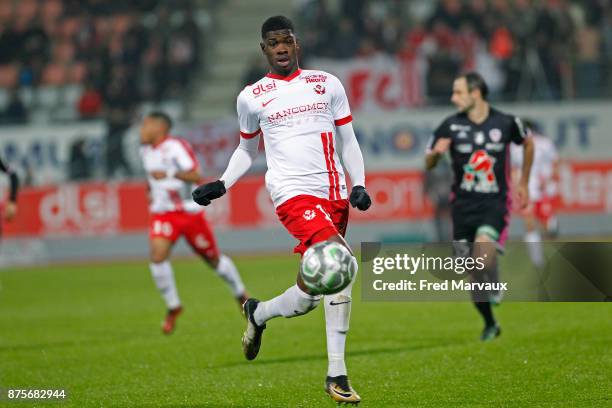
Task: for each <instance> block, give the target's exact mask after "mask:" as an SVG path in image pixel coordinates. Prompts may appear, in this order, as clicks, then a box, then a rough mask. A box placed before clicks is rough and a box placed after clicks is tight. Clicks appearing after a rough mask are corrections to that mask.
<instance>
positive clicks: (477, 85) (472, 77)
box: [459, 71, 489, 100]
mask: <svg viewBox="0 0 612 408" xmlns="http://www.w3.org/2000/svg"><path fill="white" fill-rule="evenodd" d="M459 78H465V82H467V87H468V91H470V92H472V91H473V90H474V89H479V90H480V94H481V95H482V99H485V100H486V99H487V96H488V95H489V87H488V86H487V83H486V82H485V80H484V78H483V77H482V75H480V74H479V73H478V72H473V71H472V72H468V73H467V74H463V75H461V76H460V77H459Z"/></svg>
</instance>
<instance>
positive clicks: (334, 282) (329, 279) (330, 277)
mask: <svg viewBox="0 0 612 408" xmlns="http://www.w3.org/2000/svg"><path fill="white" fill-rule="evenodd" d="M356 271H357V264H356V262H355V261H354V258H353V256H352V255H351V253H350V252H349V250H348V249H347V248H346V247H345V246H344V245H341V244H339V243H337V242H333V241H323V242H319V243H317V244H315V245H313V246H311V247H310V248H308V250H307V251H306V253H304V257H303V258H302V265H301V268H300V275H301V277H302V280H303V281H304V284H306V286H307V287H308V289H310V291H311V293H312V294H313V295H331V294H334V293H338V292H340V291H341V290H342V289H344V288H346V287H347V286H348V285H349V283H351V281H352V280H353V278H354V277H355V272H356Z"/></svg>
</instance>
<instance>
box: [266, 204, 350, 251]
mask: <svg viewBox="0 0 612 408" xmlns="http://www.w3.org/2000/svg"><path fill="white" fill-rule="evenodd" d="M276 215H278V218H279V219H280V222H282V223H283V225H284V226H285V228H287V231H289V233H290V234H291V235H293V236H294V237H295V238H296V239H297V240H298V241H300V243H299V244H298V245H297V246H296V247H295V248H294V249H293V252H295V253H298V254H302V255H304V252H306V249H308V247H309V246H311V245H312V244H316V243H317V242H320V241H325V240H326V239H328V238H329V237H331V236H334V235H337V234H340V235H342V236H344V234H346V226H347V224H348V217H349V202H348V200H346V199H344V200H333V201H331V200H328V199H325V198H319V197H314V196H311V195H299V196H295V197H292V198H290V199H289V200H287V201H285V202H284V203H282V204H281V205H280V206H278V208H277V209H276ZM315 235H316V237H315ZM313 238H314V240H313Z"/></svg>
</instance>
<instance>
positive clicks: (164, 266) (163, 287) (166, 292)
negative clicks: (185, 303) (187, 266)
mask: <svg viewBox="0 0 612 408" xmlns="http://www.w3.org/2000/svg"><path fill="white" fill-rule="evenodd" d="M149 268H150V269H151V275H152V276H153V280H154V281H155V286H157V289H159V292H160V293H161V295H162V297H163V298H164V301H165V302H166V306H167V307H168V309H175V308H177V307H179V306H180V305H181V301H180V300H179V297H178V291H177V290H176V283H174V272H173V271H172V265H171V264H170V262H169V261H164V262H160V263H153V262H151V263H150V264H149Z"/></svg>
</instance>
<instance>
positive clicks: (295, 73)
mask: <svg viewBox="0 0 612 408" xmlns="http://www.w3.org/2000/svg"><path fill="white" fill-rule="evenodd" d="M301 73H302V69H301V68H298V69H297V70H296V71H295V72H294V73H293V74H290V75H288V76H282V75H278V74H273V73H272V72H268V73H267V74H266V76H267V77H268V78H272V79H280V80H283V81H291V80H292V79H293V78H295V77H296V76H298V75H300V74H301Z"/></svg>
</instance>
